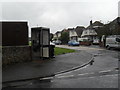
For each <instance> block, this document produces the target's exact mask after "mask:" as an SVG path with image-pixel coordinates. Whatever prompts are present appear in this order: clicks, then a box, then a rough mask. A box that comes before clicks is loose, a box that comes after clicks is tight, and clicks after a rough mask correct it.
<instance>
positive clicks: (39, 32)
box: [31, 27, 50, 58]
mask: <svg viewBox="0 0 120 90" xmlns="http://www.w3.org/2000/svg"><path fill="white" fill-rule="evenodd" d="M31 41H32V57H33V58H49V56H50V29H49V28H45V27H35V28H31Z"/></svg>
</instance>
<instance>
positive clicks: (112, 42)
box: [105, 35, 120, 49]
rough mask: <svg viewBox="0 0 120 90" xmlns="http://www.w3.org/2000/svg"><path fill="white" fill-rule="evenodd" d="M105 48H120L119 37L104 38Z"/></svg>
mask: <svg viewBox="0 0 120 90" xmlns="http://www.w3.org/2000/svg"><path fill="white" fill-rule="evenodd" d="M105 45H106V48H107V49H110V48H120V35H111V36H108V37H106V44H105Z"/></svg>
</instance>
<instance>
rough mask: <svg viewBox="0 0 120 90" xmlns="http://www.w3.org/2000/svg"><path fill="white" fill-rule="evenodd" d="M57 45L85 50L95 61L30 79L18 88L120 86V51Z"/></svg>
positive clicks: (96, 47) (95, 47)
mask: <svg viewBox="0 0 120 90" xmlns="http://www.w3.org/2000/svg"><path fill="white" fill-rule="evenodd" d="M57 47H64V48H70V49H75V50H84V51H85V52H88V53H90V54H92V55H93V57H94V62H93V63H92V64H91V65H87V66H85V67H83V68H80V69H77V70H74V71H71V72H67V73H63V74H58V75H55V76H54V77H50V78H42V79H40V80H32V81H29V82H27V83H26V84H24V85H20V86H17V88H118V81H119V80H118V76H119V73H118V72H119V70H118V63H119V58H118V57H119V55H120V52H119V51H117V50H106V49H104V48H100V47H98V46H90V47H89V46H79V47H72V46H66V45H59V46H57ZM86 57H87V56H86Z"/></svg>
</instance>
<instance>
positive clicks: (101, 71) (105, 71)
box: [99, 70, 112, 73]
mask: <svg viewBox="0 0 120 90" xmlns="http://www.w3.org/2000/svg"><path fill="white" fill-rule="evenodd" d="M110 71H112V70H106V71H99V73H105V72H110Z"/></svg>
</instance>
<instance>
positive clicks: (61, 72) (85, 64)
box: [55, 53, 94, 75]
mask: <svg viewBox="0 0 120 90" xmlns="http://www.w3.org/2000/svg"><path fill="white" fill-rule="evenodd" d="M89 54H90V53H89ZM91 55H92V58H91V59H90V60H89V61H88V62H87V63H84V64H83V65H81V66H77V67H73V68H71V69H68V70H64V71H60V72H57V73H55V75H58V74H63V73H67V72H70V71H73V70H77V69H80V68H82V67H85V66H87V65H88V64H90V63H91V62H93V60H94V55H93V54H91Z"/></svg>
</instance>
